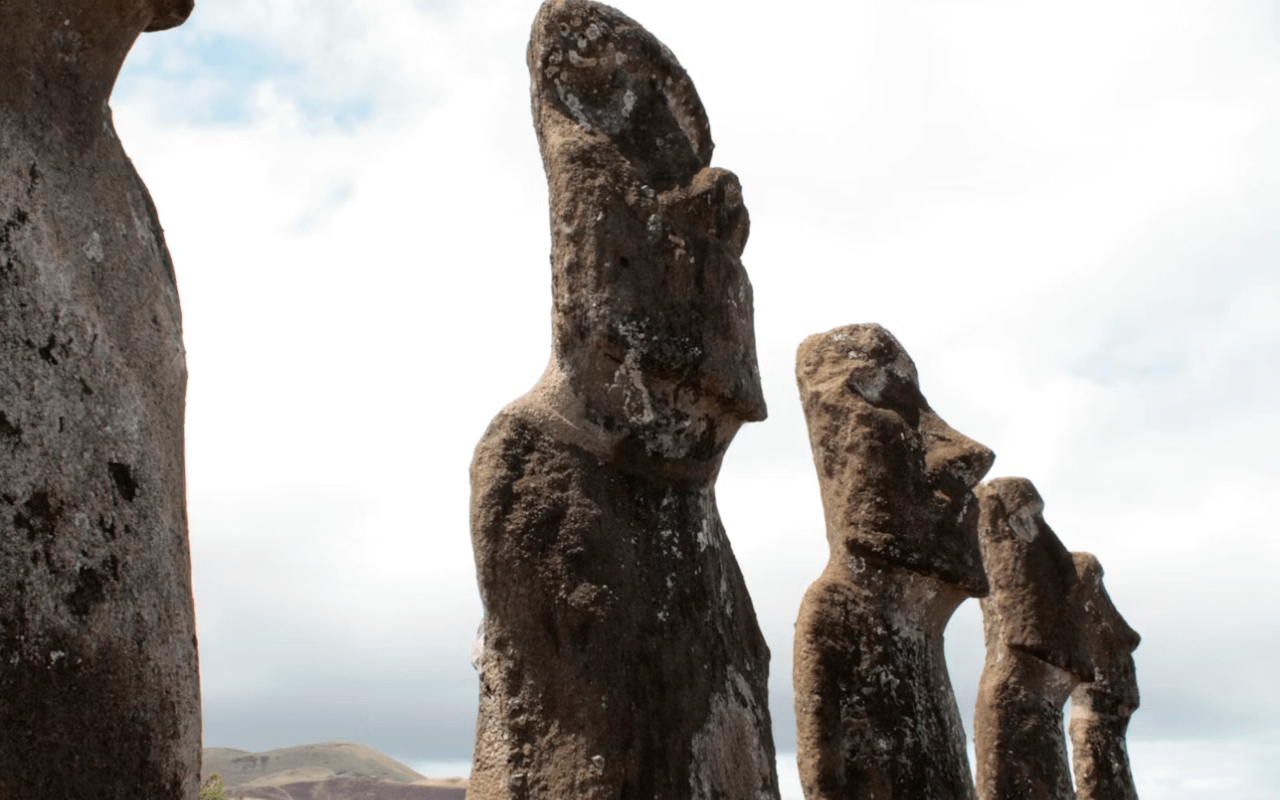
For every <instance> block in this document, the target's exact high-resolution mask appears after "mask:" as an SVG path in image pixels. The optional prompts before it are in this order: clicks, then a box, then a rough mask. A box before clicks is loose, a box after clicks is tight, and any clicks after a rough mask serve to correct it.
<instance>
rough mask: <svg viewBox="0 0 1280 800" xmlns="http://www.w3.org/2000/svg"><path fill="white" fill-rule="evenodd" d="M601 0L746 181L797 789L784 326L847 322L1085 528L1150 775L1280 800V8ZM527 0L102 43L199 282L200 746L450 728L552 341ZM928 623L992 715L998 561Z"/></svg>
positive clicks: (1076, 534) (794, 475) (755, 462)
mask: <svg viewBox="0 0 1280 800" xmlns="http://www.w3.org/2000/svg"><path fill="white" fill-rule="evenodd" d="M619 7H620V8H621V9H622V10H623V11H625V12H626V13H628V14H629V15H631V16H632V17H634V18H635V19H636V20H638V21H639V22H641V23H642V24H643V25H645V27H647V28H648V29H649V30H650V31H652V32H653V33H654V34H655V35H656V36H658V37H659V38H660V39H662V40H663V41H664V42H665V43H666V44H667V45H668V46H670V47H671V49H672V50H673V51H674V52H675V54H676V55H677V57H678V58H679V59H680V61H681V63H682V64H683V65H684V66H685V68H686V69H687V70H688V72H689V73H690V75H691V77H692V78H693V80H694V82H695V84H696V85H697V88H698V90H699V93H700V95H701V97H702V99H703V102H704V104H705V105H706V108H707V110H708V113H709V115H710V118H711V125H712V132H713V135H714V138H715V141H716V144H717V148H716V153H715V157H714V160H713V163H714V164H715V165H716V166H720V167H723V168H726V169H730V170H732V171H734V172H735V173H736V174H737V175H738V176H739V178H740V179H741V181H742V184H743V188H744V195H745V199H746V204H747V206H748V208H749V209H750V213H751V218H752V230H751V238H750V241H749V242H748V244H747V248H746V251H745V253H744V256H743V260H744V263H745V264H746V267H747V269H748V272H749V273H750V276H751V279H752V282H753V284H754V286H755V301H756V309H755V311H756V336H757V340H758V346H759V353H760V366H761V372H762V377H763V382H764V390H765V395H766V398H767V401H768V404H769V411H770V416H769V419H768V421H766V422H764V423H760V424H755V425H749V426H747V427H745V428H744V429H743V430H742V431H741V432H740V433H739V434H738V437H737V439H736V440H735V442H734V444H733V446H732V447H731V448H730V450H729V453H728V455H727V457H726V459H725V463H724V468H723V470H722V472H721V475H720V479H719V482H718V485H717V495H718V500H719V507H720V512H721V516H722V517H723V519H724V523H725V527H726V530H727V531H728V534H729V537H730V539H731V541H732V543H733V547H734V551H735V553H736V555H737V558H738V560H739V563H740V564H741V567H742V569H743V572H744V575H745V577H746V580H747V585H748V587H749V589H750V591H751V593H752V597H753V600H754V603H755V607H756V612H757V615H758V617H759V619H760V624H761V627H762V629H763V630H764V633H765V636H766V638H767V640H768V642H769V645H770V648H771V650H772V653H773V664H772V674H771V679H770V704H771V709H772V712H773V718H774V723H775V739H776V742H777V745H778V750H779V752H780V753H781V754H782V755H781V756H780V761H779V763H780V767H781V770H782V774H783V777H784V798H787V800H791V798H795V800H798V798H799V794H798V785H797V784H796V783H795V780H794V756H793V755H790V754H793V753H794V749H795V734H794V717H793V714H792V711H791V703H792V697H791V689H790V686H791V670H790V664H791V639H792V635H793V624H794V621H795V616H796V612H797V610H798V608H799V603H800V598H801V596H802V595H803V593H804V590H805V588H806V587H807V586H808V584H809V583H810V582H811V581H813V580H814V579H815V578H816V577H817V576H818V574H819V573H820V572H821V570H822V568H823V565H824V564H825V562H826V558H827V549H826V541H825V538H824V534H823V521H822V509H821V505H820V501H819V496H818V490H817V480H816V477H815V475H814V471H813V466H812V459H811V455H810V451H809V447H808V439H807V435H806V432H805V427H804V420H803V416H802V414H801V410H800V404H799V401H798V395H797V392H796V389H795V382H794V377H793V369H794V357H795V348H796V345H797V344H799V342H800V341H801V340H802V339H803V338H804V337H805V336H807V335H809V334H811V333H816V332H820V331H825V330H828V329H830V328H833V327H836V326H838V325H844V324H849V323H855V322H879V323H881V324H883V325H885V326H886V327H887V328H889V329H890V330H891V331H893V333H894V334H895V335H896V336H897V337H898V338H899V340H901V342H902V343H903V344H904V346H905V347H906V348H907V350H908V352H910V354H911V355H912V357H913V358H914V360H915V361H916V364H917V365H918V368H919V373H920V380H921V386H922V389H923V391H924V393H925V395H926V396H927V397H928V399H929V401H930V403H931V405H932V406H933V407H934V408H935V409H936V410H937V411H938V413H939V414H940V415H941V416H943V417H944V418H945V419H946V420H947V421H948V422H949V423H950V424H951V425H952V426H953V427H955V428H956V429H958V430H960V431H962V432H963V433H965V434H967V435H969V436H970V437H972V438H974V439H977V440H978V441H981V442H983V443H985V444H987V445H989V446H990V447H992V448H993V449H994V450H995V452H996V453H997V460H996V463H995V466H994V468H993V469H992V471H991V473H990V476H989V477H998V476H1005V475H1019V476H1024V477H1027V478H1030V479H1032V480H1033V481H1034V482H1035V484H1036V486H1037V488H1038V489H1039V491H1040V494H1041V495H1042V496H1043V497H1044V499H1045V504H1046V508H1045V517H1046V520H1047V521H1048V522H1049V524H1050V525H1051V526H1052V527H1053V528H1054V530H1055V531H1056V532H1057V533H1058V535H1059V537H1060V538H1061V539H1062V540H1063V542H1064V543H1065V544H1066V545H1067V547H1068V548H1069V549H1072V550H1085V551H1089V552H1092V553H1094V554H1095V555H1097V556H1098V557H1099V559H1100V560H1101V562H1102V564H1103V565H1104V567H1105V568H1106V573H1107V579H1106V580H1107V587H1108V590H1109V591H1110V593H1111V596H1112V598H1113V599H1114V601H1115V603H1116V606H1117V607H1118V608H1119V610H1120V611H1121V613H1123V614H1124V616H1125V617H1126V618H1127V620H1128V621H1129V623H1130V624H1131V625H1132V626H1133V627H1134V628H1135V629H1137V630H1138V631H1139V632H1140V633H1141V634H1142V636H1143V642H1142V645H1141V647H1140V648H1139V649H1138V651H1137V653H1136V654H1135V658H1136V661H1137V668H1138V678H1139V683H1140V686H1141V691H1142V707H1141V708H1140V709H1139V710H1138V712H1137V713H1136V714H1135V715H1134V717H1133V722H1132V725H1131V727H1130V751H1131V756H1132V759H1133V762H1134V770H1135V776H1136V780H1137V785H1138V789H1139V792H1140V793H1141V795H1142V797H1143V798H1144V800H1163V799H1164V798H1196V800H1216V798H1232V800H1251V799H1252V798H1269V797H1280V793H1278V792H1280V790H1276V789H1275V788H1274V787H1275V786H1278V785H1280V759H1277V758H1276V755H1277V754H1278V753H1280V693H1277V692H1275V691H1274V690H1273V685H1274V675H1275V672H1276V664H1277V661H1280V604H1277V603H1276V602H1275V599H1274V593H1273V588H1272V587H1273V584H1274V583H1275V581H1276V576H1277V574H1280V573H1278V572H1277V569H1276V564H1277V563H1278V562H1280V537H1278V536H1277V534H1280V525H1278V524H1277V522H1276V517H1275V515H1274V512H1273V510H1272V506H1273V504H1274V503H1273V501H1274V499H1275V497H1276V496H1277V493H1276V486H1277V483H1278V481H1280V459H1278V457H1277V455H1276V454H1277V453H1280V403H1277V401H1276V399H1275V398H1276V397H1277V393H1278V392H1280V146H1278V145H1277V143H1280V6H1277V4H1276V3H1274V2H1260V1H1245V0H1161V2H1155V0H1150V1H1149V2H1133V1H1132V0H1108V2H1090V1H1089V0H1078V1H1076V2H1070V3H1067V2H1043V3H1034V4H1032V3H1021V2H1013V1H1012V0H1005V1H998V0H935V1H934V2H926V1H924V0H848V1H846V2H833V1H832V0H821V1H820V0H790V2H788V3H786V4H785V5H784V6H780V5H778V4H776V3H769V4H765V3H757V2H752V1H751V0H701V2H698V3H690V2H687V0H635V2H632V3H630V4H629V5H620V6H619ZM536 10H537V3H536V2H535V1H534V0H467V2H454V1H453V0H361V2H360V3H348V2H337V0H252V2H251V1H250V0H221V1H220V2H218V1H215V0H202V2H201V3H200V4H199V5H198V6H197V8H196V10H195V13H194V14H193V15H192V17H191V19H190V21H189V22H188V23H187V24H186V25H184V26H183V27H180V28H177V29H175V30H172V31H168V32H164V33H157V34H147V35H144V36H143V38H142V39H141V40H140V41H139V42H138V44H137V45H136V46H135V48H134V50H133V52H132V54H131V55H130V58H129V60H128V62H127V63H126V66H125V69H124V71H123V72H122V74H121V76H120V79H119V81H118V83H117V85H116V90H115V94H114V96H113V100H112V107H113V109H114V113H115V121H116V126H117V129H118V131H119V134H120V138H121V140H122V141H123V142H124V144H125V147H126V149H127V151H128V152H129V154H130V156H131V157H132V159H133V160H134V163H135V165H136V166H137V168H138V170H139V172H140V173H141V174H142V176H143V178H144V180H145V181H146V182H147V184H148V185H149V187H150V189H151V193H152V195H153V196H154V198H155V200H156V203H157V206H158V208H159V212H160V218H161V221H162V223H163V224H164V227H165V231H166V236H167V237H168V242H169V247H170V250H171V252H172V254H173V257H174V262H175V265H176V269H177V274H178V281H179V289H180V292H181V297H182V306H183V313H184V321H185V322H184V324H185V339H186V347H187V357H188V367H189V370H190V383H189V388H188V399H187V480H188V498H189V514H190V535H191V549H192V560H193V572H194V584H195V599H196V613H197V624H198V632H199V640H200V660H201V683H202V691H203V699H204V732H205V743H206V745H208V746H223V747H238V748H242V749H246V750H254V751H257V750H265V749H270V748H275V747H284V746H290V745H295V744H301V743H304V742H313V741H323V740H349V741H359V742H363V743H366V744H369V745H371V746H373V747H376V748H378V749H380V750H382V751H383V752H386V753H388V754H389V755H392V756H395V757H397V758H399V759H401V760H403V761H405V762H406V763H409V764H411V765H416V766H419V767H421V768H423V769H428V770H431V771H436V772H441V771H444V772H449V771H452V772H455V773H456V772H457V771H459V770H464V769H465V768H466V762H467V760H468V758H469V756H470V752H471V748H472V731H473V724H474V717H475V709H476V697H477V681H476V676H475V673H474V671H473V670H472V668H471V665H470V657H469V653H470V646H471V642H472V639H473V638H474V635H475V630H476V627H477V625H478V624H479V622H480V618H481V615H482V610H481V606H480V601H479V597H478V594H477V591H476V585H475V573H474V564H473V561H472V556H471V546H470V538H469V533H468V525H467V506H468V499H469V489H468V482H467V469H468V465H469V463H470V459H471V451H472V449H473V448H474V446H475V443H476V441H477V440H478V439H479V437H480V435H481V434H482V433H483V431H484V429H485V427H486V425H487V424H488V422H489V420H490V419H491V418H492V417H493V415H494V414H496V413H497V412H498V411H499V410H500V409H501V408H502V407H503V406H504V405H506V404H507V403H508V402H510V401H511V400H513V399H515V398H516V397H518V396H519V395H521V394H523V393H524V392H525V391H527V390H528V389H529V388H530V387H531V386H532V385H533V384H534V382H535V381H536V380H537V379H538V377H539V376H540V374H541V372H542V369H543V366H544V365H545V363H546V359H547V355H548V353H549V351H550V313H549V312H550V268H549V265H548V254H549V247H550V241H549V235H548V229H547V198H546V184H545V180H544V177H543V173H542V168H541V163H540V160H539V157H538V151H537V145H536V141H535V138H534V134H533V129H532V125H531V122H530V118H529V112H528V74H527V70H526V67H525V63H524V52H525V43H526V42H527V39H528V30H529V25H530V23H531V22H532V20H533V16H534V13H535V12H536ZM947 647H948V651H947V652H948V661H949V665H950V669H951V674H952V679H953V683H954V684H955V687H956V693H957V696H958V698H959V703H960V707H961V713H962V715H963V716H965V717H970V716H971V715H972V707H973V699H974V696H975V694H976V687H977V681H978V675H979V673H980V670H981V665H982V657H983V651H982V637H981V615H980V611H979V608H978V605H977V603H976V602H975V601H969V602H966V603H965V604H964V605H963V606H961V608H960V610H959V611H957V613H956V616H955V617H954V618H953V620H952V623H951V625H950V627H949V628H948V630H947ZM789 759H790V760H789ZM788 792H789V793H790V794H788Z"/></svg>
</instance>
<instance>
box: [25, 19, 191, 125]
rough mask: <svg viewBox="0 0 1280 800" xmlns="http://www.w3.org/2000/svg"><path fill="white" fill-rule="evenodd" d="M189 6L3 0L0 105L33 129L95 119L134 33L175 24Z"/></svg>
mask: <svg viewBox="0 0 1280 800" xmlns="http://www.w3.org/2000/svg"><path fill="white" fill-rule="evenodd" d="M192 7H193V0H5V2H3V3H0V107H3V106H10V107H16V108H21V109H23V110H24V111H26V112H27V113H29V114H31V115H32V116H33V118H34V121H36V122H38V123H41V124H47V123H48V122H49V121H50V120H59V119H61V120H66V121H70V120H73V119H76V118H81V117H86V116H88V117H91V118H93V117H96V116H100V115H101V114H102V113H103V107H104V106H105V104H106V101H107V98H108V97H109V96H110V95H111V89H112V87H113V86H114V85H115V81H116V75H117V74H119V72H120V67H121V66H122V65H123V64H124V59H125V56H126V55H128V53H129V48H131V47H132V46H133V43H134V41H135V40H136V39H137V37H138V34H140V33H142V32H143V31H159V30H164V29H166V28H172V27H174V26H176V25H181V24H182V23H183V22H185V21H186V19H187V16H188V15H190V14H191V9H192ZM84 124H86V125H92V124H93V122H92V120H85V122H84ZM94 132H96V131H94ZM75 133H77V132H76V131H62V130H54V131H50V134H51V135H53V136H55V137H56V136H65V137H68V138H71V137H74V135H75ZM80 133H82V135H83V134H84V133H87V132H80Z"/></svg>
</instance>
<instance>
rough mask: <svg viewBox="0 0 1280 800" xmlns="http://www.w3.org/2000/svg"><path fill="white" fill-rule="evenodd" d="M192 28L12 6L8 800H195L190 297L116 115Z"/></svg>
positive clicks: (1, 393)
mask: <svg viewBox="0 0 1280 800" xmlns="http://www.w3.org/2000/svg"><path fill="white" fill-rule="evenodd" d="M190 11H191V2H190V0H112V1H111V2H105V1H103V0H3V1H0V797H5V798H40V800H57V799H59V798H87V797H93V798H103V799H104V800H105V799H106V798H122V799H123V798H129V800H136V799H137V798H144V797H145V798H166V800H168V799H169V798H194V797H195V796H196V793H197V790H198V787H199V774H200V694H199V691H200V687H199V680H198V672H197V665H196V640H195V622H194V617H193V611H192V598H191V567H190V558H189V555H188V549H187V518H186V507H185V485H184V471H183V470H184V468H183V413H184V411H183V405H184V397H185V393H186V377H187V376H186V366H185V360H184V351H183V346H182V329H181V319H180V316H179V310H178V292H177V288H176V286H175V284H174V274H173V267H172V265H171V262H170V260H169V254H168V251H167V250H166V248H165V243H164V237H163V235H162V233H161V229H160V224H159V222H158V220H157V218H156V212H155V208H154V206H153V205H152V202H151V198H150V197H149V196H148V194H147V189H146V187H145V186H143V184H142V181H141V180H140V179H139V178H138V175H137V173H136V172H135V171H134V169H133V165H132V164H131V163H130V162H129V159H128V158H127V157H126V156H125V153H124V150H123V149H122V148H121V146H120V142H119V141H118V140H117V138H116V134H115V130H114V128H113V126H112V121H111V110H110V108H109V107H108V105H107V100H108V97H109V95H110V94H111V88H112V85H113V84H114V82H115V78H116V74H117V72H118V71H119V69H120V66H121V65H122V63H123V62H124V58H125V55H126V54H127V53H128V52H129V48H130V47H131V46H132V45H133V42H134V40H135V39H136V38H137V36H138V35H139V34H140V33H142V32H143V31H144V30H160V29H163V28H168V27H172V26H174V25H177V24H179V23H181V22H182V21H183V20H185V19H186V17H187V15H188V14H189V13H190Z"/></svg>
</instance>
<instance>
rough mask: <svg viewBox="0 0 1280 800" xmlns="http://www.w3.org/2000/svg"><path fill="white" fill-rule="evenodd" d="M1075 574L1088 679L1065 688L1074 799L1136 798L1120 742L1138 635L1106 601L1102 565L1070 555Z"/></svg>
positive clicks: (1134, 701)
mask: <svg viewBox="0 0 1280 800" xmlns="http://www.w3.org/2000/svg"><path fill="white" fill-rule="evenodd" d="M1071 555H1072V557H1073V559H1074V561H1075V567H1076V574H1077V575H1078V576H1079V582H1078V584H1077V594H1076V598H1075V602H1076V603H1077V604H1078V605H1079V606H1080V607H1081V608H1083V609H1084V612H1085V615H1086V619H1087V620H1088V623H1087V625H1086V627H1085V633H1086V646H1087V648H1088V651H1089V658H1090V660H1091V661H1092V662H1093V666H1094V672H1093V675H1092V680H1090V681H1088V682H1087V683H1081V684H1080V685H1079V686H1077V687H1076V689H1075V691H1074V692H1072V693H1071V723H1070V725H1069V728H1070V733H1071V745H1072V748H1073V750H1072V761H1073V764H1072V766H1073V768H1074V770H1075V778H1076V792H1077V793H1078V795H1079V798H1080V800H1137V797H1138V790H1137V787H1136V786H1135V785H1134V782H1133V773H1132V771H1131V770H1130V767H1129V751H1128V747H1127V745H1126V743H1125V736H1126V732H1127V731H1128V729H1129V718H1130V716H1132V714H1133V712H1134V711H1136V710H1137V709H1138V702H1139V697H1138V678H1137V673H1136V672H1135V670H1134V664H1133V651H1134V650H1136V649H1137V648H1138V643H1139V642H1140V641H1141V637H1139V636H1138V634H1137V632H1136V631H1134V629H1133V628H1130V627H1129V624H1128V623H1127V622H1125V620H1124V617H1122V616H1120V612H1118V611H1117V610H1116V607H1115V605H1114V604H1112V602H1111V598H1110V596H1108V594H1107V590H1106V587H1105V586H1103V584H1102V575H1103V573H1102V565H1101V564H1099V563H1098V559H1097V558H1095V557H1094V556H1092V555H1090V554H1089V553H1072V554H1071Z"/></svg>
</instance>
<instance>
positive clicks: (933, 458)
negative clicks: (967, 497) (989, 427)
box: [920, 411, 996, 489]
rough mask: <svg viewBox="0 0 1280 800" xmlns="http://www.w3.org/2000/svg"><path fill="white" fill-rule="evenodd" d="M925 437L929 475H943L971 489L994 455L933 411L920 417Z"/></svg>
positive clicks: (989, 465) (984, 473) (984, 472)
mask: <svg viewBox="0 0 1280 800" xmlns="http://www.w3.org/2000/svg"><path fill="white" fill-rule="evenodd" d="M920 432H921V433H922V434H923V435H924V444H925V468H926V469H928V471H929V472H930V473H938V472H942V473H946V474H948V475H950V476H952V477H953V478H955V479H956V480H959V481H962V482H963V483H964V485H965V486H967V487H969V488H970V489H972V488H973V487H975V486H977V485H978V482H979V481H981V480H982V478H983V477H984V476H985V475H986V474H987V472H988V471H989V470H990V469H991V465H992V464H993V463H995V460H996V454H995V453H994V452H992V451H991V448H989V447H987V446H986V445H984V444H980V443H978V442H975V441H974V440H973V439H970V438H969V437H968V436H965V435H964V434H963V433H960V432H959V431H957V430H956V429H955V428H952V427H951V426H950V425H948V424H947V423H946V422H943V420H942V418H941V417H939V416H938V415H937V414H934V413H933V412H932V411H927V412H925V413H924V414H921V415H920Z"/></svg>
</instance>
